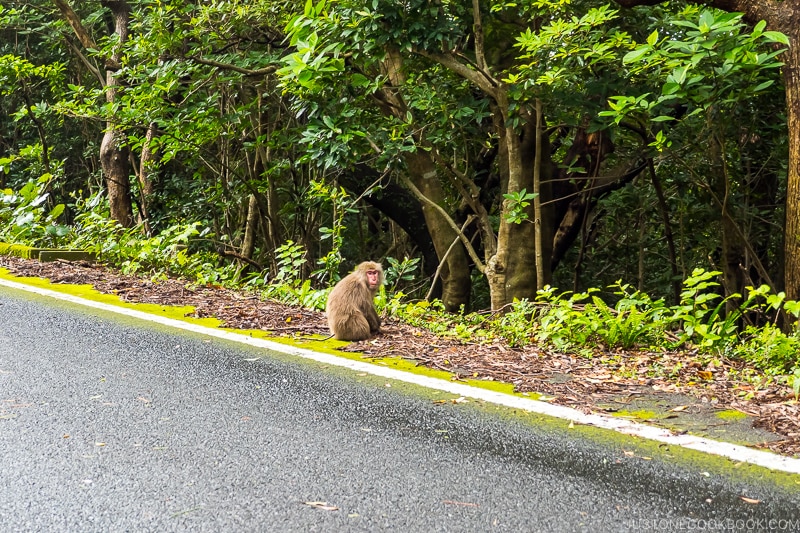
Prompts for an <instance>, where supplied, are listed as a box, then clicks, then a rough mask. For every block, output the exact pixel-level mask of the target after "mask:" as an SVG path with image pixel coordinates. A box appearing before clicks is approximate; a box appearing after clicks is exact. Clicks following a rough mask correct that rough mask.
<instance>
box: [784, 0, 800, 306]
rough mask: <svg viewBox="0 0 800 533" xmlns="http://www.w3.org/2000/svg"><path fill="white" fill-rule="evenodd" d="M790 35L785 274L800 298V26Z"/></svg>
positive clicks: (794, 294) (792, 294)
mask: <svg viewBox="0 0 800 533" xmlns="http://www.w3.org/2000/svg"><path fill="white" fill-rule="evenodd" d="M787 3H788V2H787ZM790 39H791V43H792V47H791V48H790V49H789V50H788V51H787V52H786V53H785V54H784V57H783V60H784V61H785V65H784V67H783V77H784V82H785V84H786V121H787V125H788V127H789V168H788V178H787V182H786V226H785V229H784V276H785V291H786V296H787V297H788V298H789V299H791V300H800V29H795V31H794V32H793V33H792V34H791V35H790Z"/></svg>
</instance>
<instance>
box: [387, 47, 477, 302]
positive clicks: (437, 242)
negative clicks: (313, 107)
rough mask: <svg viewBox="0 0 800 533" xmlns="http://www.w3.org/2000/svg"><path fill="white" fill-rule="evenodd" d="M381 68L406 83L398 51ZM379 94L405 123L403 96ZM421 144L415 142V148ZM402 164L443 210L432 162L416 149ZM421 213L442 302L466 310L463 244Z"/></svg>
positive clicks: (441, 222)
mask: <svg viewBox="0 0 800 533" xmlns="http://www.w3.org/2000/svg"><path fill="white" fill-rule="evenodd" d="M383 67H384V71H385V73H386V76H387V78H388V79H389V81H390V83H391V84H392V86H394V87H402V86H403V85H404V84H405V74H404V72H403V58H402V56H401V55H400V51H399V50H398V49H396V48H391V47H389V48H387V50H386V60H385V61H384V64H383ZM382 95H383V98H384V100H385V102H390V103H391V105H381V106H380V107H381V109H382V110H383V112H384V113H386V114H391V115H394V116H395V117H397V118H398V119H400V120H405V119H406V113H407V111H408V109H407V106H406V104H405V102H404V101H403V98H402V96H401V95H400V94H399V93H397V91H395V90H393V89H390V88H386V89H385V90H383V91H382ZM420 141H421V140H420ZM421 144H422V143H421V142H418V145H421ZM405 161H406V165H407V167H408V172H409V176H408V177H409V179H410V181H411V182H412V183H413V184H414V186H415V187H417V189H419V191H420V192H421V193H422V194H423V195H424V196H425V197H426V198H427V199H428V200H430V201H432V202H433V203H435V204H437V205H439V206H441V207H443V206H444V204H445V193H444V189H443V188H442V184H441V182H440V181H439V177H438V175H437V172H436V165H435V164H434V162H433V161H432V160H431V157H430V155H429V154H428V153H427V152H425V151H423V150H418V151H416V152H410V153H407V154H406V155H405ZM422 213H423V215H424V217H425V222H426V224H427V226H428V231H429V232H430V236H431V238H432V239H433V246H434V248H435V249H436V255H437V257H438V259H439V262H440V263H444V265H442V266H441V268H440V269H439V274H440V279H441V283H442V296H441V300H442V303H443V304H444V306H445V309H447V310H448V311H458V310H459V309H460V308H461V307H462V306H463V307H468V306H469V297H470V292H471V288H472V287H471V277H470V271H469V262H468V260H467V252H466V250H465V249H464V245H463V244H461V242H456V244H455V245H453V242H454V241H456V240H458V234H457V233H456V232H455V231H454V230H453V228H452V227H451V226H450V224H449V223H448V221H447V220H446V219H445V217H444V216H442V213H440V212H439V211H438V210H437V209H435V208H433V207H431V206H430V205H428V204H427V203H426V202H423V203H422ZM448 250H449V253H448ZM434 281H435V280H434Z"/></svg>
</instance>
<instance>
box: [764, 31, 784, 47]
mask: <svg viewBox="0 0 800 533" xmlns="http://www.w3.org/2000/svg"><path fill="white" fill-rule="evenodd" d="M763 36H764V37H765V38H766V39H767V40H768V41H770V42H773V43H781V44H785V45H786V46H789V38H788V37H787V36H786V35H785V34H783V33H781V32H779V31H765V32H764V34H763Z"/></svg>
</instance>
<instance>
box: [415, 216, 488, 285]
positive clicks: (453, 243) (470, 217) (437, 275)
mask: <svg viewBox="0 0 800 533" xmlns="http://www.w3.org/2000/svg"><path fill="white" fill-rule="evenodd" d="M476 218H478V217H477V216H475V215H469V216H468V217H467V220H466V222H464V224H463V225H462V226H461V231H460V232H459V234H458V235H457V236H456V238H455V239H453V242H452V243H450V247H449V248H448V249H447V251H446V252H445V253H444V255H443V256H442V258H441V259H440V260H439V266H438V267H436V272H434V273H433V279H432V280H431V288H430V289H428V294H426V295H425V299H426V300H430V299H431V295H432V294H433V288H434V287H435V286H436V279H437V278H438V277H439V273H440V272H441V271H442V267H443V266H444V265H445V262H446V261H447V257H448V256H449V255H450V252H452V251H453V248H455V247H456V244H458V241H460V240H461V235H463V234H464V230H466V229H467V226H469V225H470V224H472V221H473V220H475V219H476Z"/></svg>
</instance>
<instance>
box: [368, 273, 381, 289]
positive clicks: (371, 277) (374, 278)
mask: <svg viewBox="0 0 800 533" xmlns="http://www.w3.org/2000/svg"><path fill="white" fill-rule="evenodd" d="M380 279H381V276H380V273H379V272H378V271H377V270H367V286H368V287H369V288H370V290H374V289H375V288H377V287H378V282H379V281H380Z"/></svg>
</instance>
